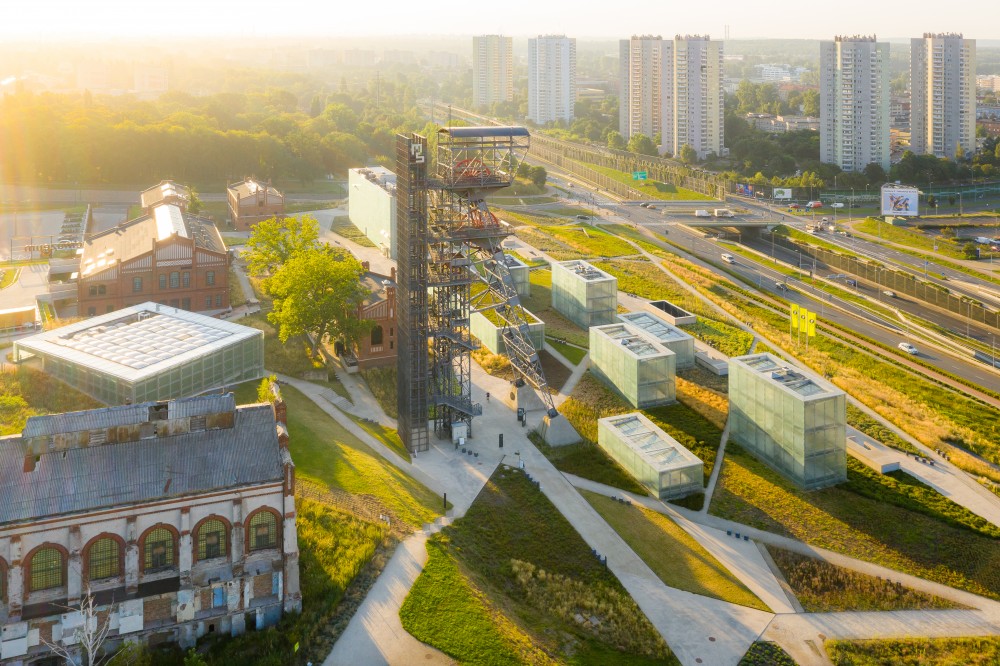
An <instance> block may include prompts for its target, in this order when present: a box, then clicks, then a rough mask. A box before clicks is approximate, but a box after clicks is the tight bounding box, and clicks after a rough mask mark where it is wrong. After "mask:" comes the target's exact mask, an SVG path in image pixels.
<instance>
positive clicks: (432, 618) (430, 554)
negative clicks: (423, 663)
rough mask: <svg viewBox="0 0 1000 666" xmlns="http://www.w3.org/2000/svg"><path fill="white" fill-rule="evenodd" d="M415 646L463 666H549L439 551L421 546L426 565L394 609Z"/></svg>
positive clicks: (434, 545)
mask: <svg viewBox="0 0 1000 666" xmlns="http://www.w3.org/2000/svg"><path fill="white" fill-rule="evenodd" d="M399 619H400V620H401V621H402V623H403V628H404V629H406V631H408V632H409V633H410V634H412V635H413V637H414V638H416V639H417V640H419V641H422V642H424V643H427V644H428V645H433V646H434V647H436V648H437V649H439V650H441V651H442V652H444V653H445V654H448V655H451V656H452V657H455V658H456V659H459V660H460V661H461V662H462V663H469V664H496V665H498V666H500V665H504V664H510V665H511V666H514V665H516V664H525V663H532V664H536V663H537V664H550V663H551V664H555V663H557V662H555V661H554V660H552V659H551V658H549V657H548V655H546V654H545V652H543V651H542V650H540V649H538V648H537V647H535V646H534V645H532V638H531V636H529V635H528V634H527V633H525V632H524V631H522V630H521V628H520V627H518V626H517V624H516V623H514V622H512V621H510V620H509V619H507V618H506V617H504V615H503V613H502V612H501V611H500V610H499V609H498V608H496V607H495V606H494V605H493V604H492V603H490V600H489V598H488V596H487V595H486V594H484V593H483V592H481V591H480V590H479V589H477V588H476V587H475V585H474V584H473V583H472V582H471V581H470V580H469V578H468V576H467V575H465V574H463V573H462V571H461V570H460V569H459V566H458V563H457V562H456V561H455V560H454V559H453V558H452V557H451V555H449V553H448V550H447V548H446V546H445V545H443V544H441V543H439V542H437V541H429V542H428V543H427V564H425V565H424V570H423V572H422V573H421V574H420V577H419V578H417V581H416V582H415V583H414V584H413V587H412V588H410V593H409V595H407V597H406V600H405V601H404V602H403V606H402V607H401V608H400V609H399Z"/></svg>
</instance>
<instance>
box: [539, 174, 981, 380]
mask: <svg viewBox="0 0 1000 666" xmlns="http://www.w3.org/2000/svg"><path fill="white" fill-rule="evenodd" d="M545 166H546V167H547V168H549V170H550V173H551V174H552V175H553V176H554V179H555V183H556V184H561V185H563V186H564V187H565V186H567V185H568V184H569V183H572V184H573V186H572V187H571V188H570V187H566V189H567V190H568V191H569V192H571V194H570V196H571V197H575V198H578V199H580V200H581V201H584V202H587V203H590V204H591V205H594V206H596V207H600V208H604V209H607V210H611V211H613V212H615V213H618V214H624V215H625V216H626V217H627V219H628V220H629V221H630V222H632V223H633V224H636V225H638V226H639V227H640V228H643V229H647V230H648V231H650V232H658V233H661V234H663V233H666V234H667V235H668V238H669V240H670V241H672V242H673V243H676V244H677V245H679V246H681V247H682V248H684V249H685V250H686V251H687V252H689V253H690V254H691V255H692V256H694V257H697V258H699V259H701V260H702V261H703V262H705V265H707V266H708V267H710V268H713V269H716V267H717V266H719V265H720V264H721V263H722V262H721V255H722V254H723V253H726V249H725V245H724V244H723V243H721V242H720V241H719V240H717V239H711V238H707V237H706V236H705V235H703V234H702V233H699V232H698V231H697V230H694V229H691V228H688V227H686V226H685V224H684V223H685V222H691V221H694V220H695V218H694V217H693V216H692V215H691V214H690V212H689V211H688V212H683V213H681V212H679V213H678V214H676V215H674V214H671V212H670V207H669V206H666V207H664V206H661V205H659V204H654V205H656V209H654V210H650V209H646V208H641V207H639V206H637V205H631V204H630V205H623V204H621V203H620V202H618V201H616V200H614V199H611V198H609V197H608V196H606V195H605V194H603V193H601V192H598V191H597V190H596V189H593V188H590V187H588V185H587V184H586V183H584V182H581V181H579V180H576V179H574V178H572V177H570V176H568V175H566V174H564V173H561V172H560V171H559V170H558V169H556V168H554V167H551V166H550V165H545ZM706 205H708V204H706ZM762 212H763V211H762ZM772 218H773V219H770V220H768V223H775V224H777V223H779V220H778V218H776V217H773V216H772ZM757 219H760V218H757ZM788 221H789V220H781V222H785V223H787V222H788ZM792 221H793V222H794V221H795V220H792ZM802 223H803V224H804V223H805V220H803V221H802ZM796 226H798V225H796ZM729 235H730V236H732V234H729ZM743 240H744V241H745V240H746V238H744V239H743ZM848 240H851V239H848ZM871 245H874V244H872V243H864V242H863V241H862V242H858V243H855V244H854V245H853V246H852V247H851V248H850V249H851V250H852V251H853V252H855V253H856V254H860V255H865V254H866V253H867V252H866V250H868V249H869V247H868V246H871ZM749 246H751V247H754V249H758V250H759V251H761V252H763V253H765V254H768V255H769V254H770V253H771V248H770V243H769V242H765V241H756V242H751V243H750V245H749ZM758 246H759V247H758ZM880 247H881V246H878V245H875V248H880ZM783 252H784V254H779V248H778V247H776V248H775V253H776V256H777V258H778V259H780V260H783V261H786V262H788V263H791V264H792V265H795V264H796V263H797V257H796V253H795V252H793V251H791V250H784V251H783ZM869 256H871V255H869ZM903 256H905V257H907V258H908V259H909V261H910V263H912V262H913V261H914V258H913V257H912V256H910V255H903ZM873 258H876V257H873ZM877 258H878V259H879V260H880V261H883V262H887V257H886V256H881V257H877ZM734 260H735V262H736V263H734V264H732V265H731V266H729V268H731V269H732V270H734V271H736V272H738V273H740V274H741V275H743V276H744V277H745V278H746V279H747V280H748V281H750V282H752V283H754V284H758V285H759V288H760V290H761V291H764V292H768V293H771V294H773V295H776V296H780V297H781V298H783V299H785V300H787V301H789V302H791V303H798V304H800V305H804V306H806V307H808V308H809V309H810V310H815V311H817V312H819V313H820V315H821V318H823V319H826V320H828V321H830V322H833V323H835V324H837V325H839V326H842V327H844V328H846V329H848V330H852V331H856V332H857V333H858V334H860V335H863V336H865V337H868V338H871V339H873V340H876V341H878V342H880V343H882V344H884V345H887V346H889V347H891V348H893V349H895V348H896V346H897V345H898V344H899V343H900V342H903V341H909V342H914V343H915V344H916V346H917V347H918V348H919V349H920V354H919V358H920V359H921V360H922V361H924V362H926V363H928V364H930V365H931V366H933V367H935V368H937V369H940V370H942V371H944V372H947V373H951V374H954V375H957V376H960V377H963V378H965V379H967V380H968V381H970V382H973V383H975V384H977V385H979V386H982V387H983V388H986V389H989V390H992V391H1000V373H998V372H997V371H996V370H994V369H992V368H990V367H989V366H987V365H985V364H982V363H980V362H978V361H976V360H974V359H972V358H971V357H965V356H959V355H956V354H953V353H950V352H947V351H944V350H943V349H941V348H938V347H935V346H932V345H931V344H929V343H928V342H926V341H924V340H918V339H917V338H915V337H913V334H912V333H911V331H908V330H907V328H906V327H905V325H904V324H903V323H902V322H900V321H898V320H896V321H893V320H892V319H891V318H888V317H882V316H880V315H878V314H877V313H873V312H872V311H870V310H868V309H864V308H861V307H859V306H858V305H857V304H855V303H852V302H850V301H845V300H841V299H839V298H836V297H832V296H830V295H829V294H827V293H825V292H823V291H820V290H816V289H815V288H813V287H810V286H807V285H804V284H802V283H798V284H796V283H795V281H794V280H792V281H789V279H788V277H787V276H786V275H785V274H783V273H781V272H778V271H776V270H775V269H774V268H773V267H772V265H769V264H770V261H768V260H767V259H762V260H760V261H755V260H752V259H748V258H745V257H744V256H742V255H735V256H734ZM815 269H816V274H817V275H819V276H821V277H822V276H825V275H827V274H830V273H832V272H833V271H832V270H830V269H828V268H826V267H824V266H822V264H818V265H817V266H816V267H815ZM911 270H912V269H911ZM932 270H933V269H932ZM960 275H962V274H960ZM962 277H965V276H964V275H962ZM786 284H791V285H792V288H787V287H784V285H786ZM779 285H782V286H779ZM840 286H841V288H847V289H853V287H850V286H847V285H846V284H845V283H844V282H843V280H841V284H840ZM953 286H954V285H953V284H952V283H949V287H953ZM858 288H859V290H860V292H861V293H862V294H867V295H869V296H872V297H874V298H877V297H878V293H879V291H880V290H878V289H877V288H876V285H874V284H868V285H866V284H865V283H864V282H863V281H862V282H860V283H859V284H858ZM884 298H885V299H887V300H889V297H884ZM891 301H892V302H891V303H885V305H886V306H889V307H892V308H897V309H899V310H902V311H904V312H911V313H913V314H918V315H919V316H920V317H922V318H924V319H926V320H928V321H934V322H936V323H939V324H940V325H943V326H947V327H949V328H953V329H956V330H957V329H959V328H961V329H962V331H961V332H962V333H964V327H965V324H966V321H965V320H964V319H958V318H956V317H955V316H954V315H952V314H950V313H944V312H942V311H939V310H936V309H933V308H929V307H927V306H925V305H924V304H922V303H921V302H919V301H915V300H913V299H908V298H898V297H897V298H892V299H891ZM977 330H978V329H976V327H975V326H972V327H970V333H971V334H972V335H976V334H977ZM978 333H979V334H981V335H984V336H985V335H987V332H986V331H982V330H978ZM898 356H899V358H900V359H902V360H906V359H907V358H908V357H907V355H906V354H904V353H902V352H900V353H899V355H898Z"/></svg>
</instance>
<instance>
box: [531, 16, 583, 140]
mask: <svg viewBox="0 0 1000 666" xmlns="http://www.w3.org/2000/svg"><path fill="white" fill-rule="evenodd" d="M575 104H576V39H573V38H572V37H566V36H565V35H547V36H539V37H537V38H534V39H529V40H528V118H529V119H530V120H531V121H532V122H536V123H538V124H539V125H544V124H546V123H550V122H553V121H556V120H564V121H566V122H567V123H568V122H571V121H572V120H573V111H574V105H575Z"/></svg>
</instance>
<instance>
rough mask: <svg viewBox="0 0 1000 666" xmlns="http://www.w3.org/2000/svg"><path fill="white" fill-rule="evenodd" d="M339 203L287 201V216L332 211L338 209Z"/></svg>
mask: <svg viewBox="0 0 1000 666" xmlns="http://www.w3.org/2000/svg"><path fill="white" fill-rule="evenodd" d="M339 203H340V202H338V201H286V202H285V214H287V215H297V214H299V213H311V212H312V211H315V210H330V209H331V208H336V207H337V205H338V204H339Z"/></svg>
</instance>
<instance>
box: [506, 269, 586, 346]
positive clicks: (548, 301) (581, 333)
mask: <svg viewBox="0 0 1000 666" xmlns="http://www.w3.org/2000/svg"><path fill="white" fill-rule="evenodd" d="M528 277H529V279H530V280H531V295H530V296H528V297H527V298H524V299H522V300H521V305H523V306H524V307H526V308H527V309H528V310H530V311H531V312H532V313H533V314H534V315H535V316H536V317H538V318H539V319H541V320H542V321H544V322H545V334H546V335H547V336H549V337H553V338H557V339H559V340H565V341H566V342H569V343H571V344H574V345H576V346H578V347H583V348H585V349H586V348H589V347H590V337H589V334H588V332H587V331H586V330H584V329H582V328H580V327H579V326H577V325H576V324H574V323H573V322H571V321H570V320H569V319H567V318H566V317H564V316H563V315H562V314H561V313H559V312H558V311H557V310H556V309H555V308H554V307H552V271H551V270H548V269H537V270H533V271H531V272H530V273H528Z"/></svg>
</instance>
